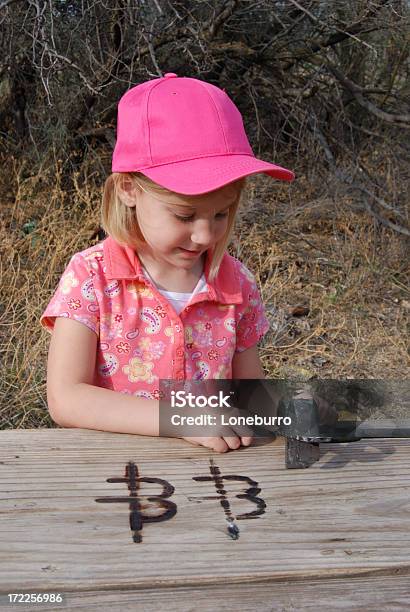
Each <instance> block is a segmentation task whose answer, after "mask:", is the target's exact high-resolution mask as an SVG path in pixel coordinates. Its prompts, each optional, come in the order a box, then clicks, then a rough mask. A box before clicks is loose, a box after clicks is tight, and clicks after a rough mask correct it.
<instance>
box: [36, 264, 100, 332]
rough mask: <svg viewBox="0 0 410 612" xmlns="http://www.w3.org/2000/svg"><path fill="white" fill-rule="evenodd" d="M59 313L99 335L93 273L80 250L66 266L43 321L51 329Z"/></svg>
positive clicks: (43, 324) (44, 325) (42, 317)
mask: <svg viewBox="0 0 410 612" xmlns="http://www.w3.org/2000/svg"><path fill="white" fill-rule="evenodd" d="M56 317H66V318H68V319H74V320H75V321H79V322H80V323H83V324H84V325H86V326H87V327H89V328H90V329H91V330H92V331H93V332H95V333H96V334H97V336H98V335H99V327H100V324H99V319H100V317H99V305H98V302H97V299H96V295H95V291H94V285H93V278H92V273H91V271H90V269H89V267H88V265H87V261H86V260H85V259H84V257H83V256H82V255H81V254H79V253H77V254H76V255H74V256H73V257H72V258H71V260H70V262H69V264H68V266H67V268H66V269H65V270H64V272H63V275H62V277H61V279H60V282H59V285H58V287H57V290H56V292H55V293H54V295H53V297H52V298H51V300H50V302H49V304H48V306H47V308H46V309H45V311H44V312H43V314H42V315H41V317H40V324H41V326H42V327H44V328H45V329H47V331H49V332H50V333H51V332H52V331H53V328H54V324H55V319H56Z"/></svg>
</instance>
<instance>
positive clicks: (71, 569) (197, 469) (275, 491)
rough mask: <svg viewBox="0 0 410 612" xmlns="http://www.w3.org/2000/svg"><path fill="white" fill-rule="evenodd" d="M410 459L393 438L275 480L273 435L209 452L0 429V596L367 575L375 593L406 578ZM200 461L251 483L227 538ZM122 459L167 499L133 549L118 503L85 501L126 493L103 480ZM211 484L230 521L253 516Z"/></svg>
mask: <svg viewBox="0 0 410 612" xmlns="http://www.w3.org/2000/svg"><path fill="white" fill-rule="evenodd" d="M409 448H410V442H409V440H406V439H394V440H393V439H392V440H389V439H381V440H364V441H361V442H354V443H351V444H328V445H323V446H321V458H320V460H319V461H318V462H317V463H315V464H314V465H312V466H311V467H310V468H309V469H307V470H286V469H285V464H284V459H285V457H284V441H283V440H282V439H281V438H279V439H277V440H274V441H272V442H270V443H269V444H259V445H257V446H254V447H250V448H243V449H241V450H240V451H234V452H231V453H227V454H222V455H219V454H216V453H212V452H210V451H208V450H207V449H205V448H201V447H193V446H191V445H188V444H187V443H186V442H184V441H182V440H172V439H165V438H156V439H152V438H147V437H142V436H130V435H121V434H109V433H105V432H96V431H86V430H78V429H77V430H76V429H74V430H60V429H52V430H51V429H41V430H12V431H2V432H0V541H1V552H0V591H1V592H3V593H5V592H19V591H21V590H24V591H25V592H27V591H33V590H47V589H48V590H50V591H56V590H61V591H64V592H66V591H76V590H78V591H81V590H84V589H93V590H94V589H95V590H96V591H98V589H99V587H101V588H103V589H105V590H108V591H111V590H115V591H117V590H118V591H121V590H122V589H126V588H135V587H138V588H142V589H155V588H159V587H171V588H175V587H188V586H192V587H194V586H195V587H196V588H197V587H206V586H207V585H213V587H212V588H216V587H217V585H218V584H219V585H223V584H225V583H226V582H229V584H230V585H235V586H233V588H234V590H235V591H236V589H237V586H238V585H241V584H242V585H243V584H244V583H247V582H258V581H259V582H260V581H261V580H269V581H275V582H284V581H288V580H295V579H302V580H305V581H309V580H312V579H321V580H324V581H328V580H329V579H332V578H340V577H344V578H345V582H346V583H348V582H349V581H350V580H351V579H352V578H353V577H359V576H361V575H362V576H372V575H374V576H379V580H380V582H379V584H380V585H382V584H383V580H384V579H385V578H386V577H387V576H395V572H401V573H402V574H403V575H407V574H410V546H409V541H410V529H409V527H410V512H409V510H410V495H409V489H410V469H409V468H410V453H409ZM211 459H212V460H213V461H214V468H213V469H214V470H215V466H217V467H218V468H219V471H220V474H221V477H222V476H224V477H226V476H227V475H233V476H238V475H239V476H246V477H248V478H250V479H252V480H253V481H257V483H258V485H257V486H258V487H260V488H261V491H260V492H259V493H255V495H256V496H257V497H259V498H262V499H263V501H264V502H265V503H266V508H265V512H264V513H263V514H261V515H260V516H259V517H258V518H254V519H243V520H237V521H236V524H237V525H238V527H239V529H240V535H239V539H237V540H233V539H231V538H230V537H229V535H228V532H227V525H228V524H227V522H226V518H225V514H224V509H223V508H222V506H221V503H220V501H221V497H222V495H223V494H221V493H217V489H216V486H215V482H214V480H212V479H211V478H212V476H211V469H212V466H211V464H210V460H211ZM129 462H133V463H134V464H135V465H136V466H137V468H138V471H139V475H140V476H141V477H149V478H157V479H163V480H165V481H167V482H168V483H170V485H172V486H173V487H174V488H175V491H174V493H173V494H172V495H171V496H170V497H168V498H167V499H168V500H169V501H170V502H173V503H175V504H176V505H177V513H176V515H175V516H173V518H171V519H170V520H168V521H165V522H159V523H147V524H144V525H143V528H142V530H141V531H140V534H141V536H142V542H141V543H135V542H134V541H133V537H132V536H133V534H132V532H131V529H130V524H129V516H130V510H129V504H128V501H129V500H128V499H127V501H126V502H120V501H118V502H114V503H109V502H97V501H95V500H96V499H98V498H104V497H115V496H117V497H122V498H127V497H128V496H129V493H130V491H129V490H128V486H127V483H126V482H107V479H110V478H114V479H116V478H117V479H118V478H121V477H124V475H125V469H126V466H127V463H129ZM194 477H207V478H208V479H209V480H205V481H204V480H202V481H201V480H193V478H194ZM218 486H219V489H218V490H221V488H220V487H221V484H219V485H218ZM222 486H223V490H225V491H226V495H225V497H226V500H227V501H228V503H229V506H230V512H231V515H232V517H233V518H235V517H236V518H237V517H238V515H240V514H246V513H249V512H252V511H255V509H257V505H256V503H254V502H252V501H250V500H249V499H240V498H237V497H236V495H241V494H243V493H244V488H246V487H250V486H251V485H250V483H244V482H240V481H235V480H230V479H227V478H224V479H223V481H222ZM162 489H163V487H162V485H160V484H159V483H146V482H142V483H140V489H139V494H140V496H148V497H149V496H152V495H154V496H157V495H158V494H159V493H160V492H161V491H162ZM207 497H211V498H212V499H206V498H207ZM140 499H141V501H142V505H143V508H142V510H143V513H146V514H150V515H151V516H152V515H153V514H154V515H155V514H157V515H158V512H159V511H158V507H156V509H154V511H153V509H152V505H151V509H149V508H148V506H149V502H148V501H147V499H146V497H140ZM259 505H260V506H261V504H259ZM409 580H410V579H409ZM249 588H251V587H249ZM292 588H293V587H292ZM178 592H180V593H181V591H178ZM80 605H81V604H80ZM87 605H88V604H87ZM36 609H37V608H36ZM123 609H126V608H123ZM134 609H135V606H134Z"/></svg>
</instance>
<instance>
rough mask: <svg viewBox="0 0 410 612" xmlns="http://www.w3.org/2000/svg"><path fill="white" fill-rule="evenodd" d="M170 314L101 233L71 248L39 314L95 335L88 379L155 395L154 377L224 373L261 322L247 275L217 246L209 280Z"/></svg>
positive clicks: (131, 259) (130, 257) (263, 328)
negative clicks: (217, 261) (217, 262)
mask: <svg viewBox="0 0 410 612" xmlns="http://www.w3.org/2000/svg"><path fill="white" fill-rule="evenodd" d="M209 267H210V259H209V254H207V259H206V262H205V266H204V274H205V278H206V281H207V283H206V291H202V292H200V293H197V294H196V295H193V296H192V297H191V299H190V301H189V302H188V304H187V305H186V306H185V308H184V309H183V310H182V311H181V313H180V314H179V315H177V314H176V312H175V310H174V308H173V307H172V305H171V304H170V303H169V302H168V301H167V299H166V298H165V297H164V296H163V295H161V293H160V292H159V291H158V289H157V288H156V287H155V285H154V284H153V283H152V282H151V281H150V280H149V279H148V278H147V277H146V276H145V275H144V273H143V269H142V266H141V262H140V260H139V258H138V255H137V253H136V252H135V250H134V249H132V248H130V247H124V246H121V245H120V244H119V243H117V242H116V241H115V240H113V238H111V237H108V238H106V239H105V240H103V241H102V242H100V243H99V244H97V245H95V246H92V247H90V248H88V249H86V250H84V251H81V252H80V253H76V254H75V255H74V256H73V257H72V258H71V260H70V262H69V264H68V266H67V268H66V270H65V271H64V273H63V275H62V277H61V280H60V283H59V286H58V288H57V290H56V292H55V294H54V296H53V297H52V299H51V301H50V303H49V304H48V306H47V308H46V310H45V312H44V313H43V314H42V316H41V319H40V323H41V325H42V326H43V327H44V328H46V329H48V330H49V331H50V332H52V329H53V327H54V322H55V317H68V318H71V319H74V320H75V321H79V322H80V323H83V324H84V325H87V327H89V328H90V329H91V330H92V331H93V332H95V333H96V334H97V336H98V344H97V362H96V372H95V384H96V385H97V386H100V387H106V388H108V389H113V390H114V391H119V392H121V393H128V394H132V395H135V396H138V397H146V398H148V399H154V398H155V399H159V396H160V394H159V381H160V379H173V380H179V381H181V380H189V379H193V380H203V379H217V378H226V379H230V378H232V358H233V356H234V353H235V351H238V352H241V351H244V350H246V349H247V348H249V347H251V346H253V345H254V344H256V343H258V342H259V340H260V339H261V338H262V336H264V334H266V332H267V331H268V329H269V323H268V320H267V318H266V315H265V311H264V307H263V304H262V302H261V298H260V294H259V290H258V287H257V284H256V281H255V277H254V276H253V274H252V273H251V272H250V271H249V270H248V269H247V268H246V266H245V265H244V264H243V263H241V262H240V261H239V260H237V259H236V258H235V257H232V256H231V255H229V254H228V253H225V255H224V257H223V260H222V262H221V266H220V268H219V273H218V276H217V278H216V279H215V281H213V282H209V280H208V273H209Z"/></svg>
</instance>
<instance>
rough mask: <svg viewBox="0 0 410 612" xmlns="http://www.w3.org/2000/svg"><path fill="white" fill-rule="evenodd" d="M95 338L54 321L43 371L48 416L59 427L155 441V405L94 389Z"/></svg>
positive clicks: (76, 326) (64, 321) (67, 322)
mask: <svg viewBox="0 0 410 612" xmlns="http://www.w3.org/2000/svg"><path fill="white" fill-rule="evenodd" d="M96 352H97V336H96V334H95V333H94V332H93V331H92V330H91V329H89V328H88V327H87V326H86V325H83V324H82V323H79V322H78V321H73V320H72V319H67V318H63V317H57V318H56V320H55V326H54V330H53V335H52V338H51V342H50V349H49V354H48V367H47V401H48V407H49V412H50V416H51V418H52V419H53V421H55V422H56V423H57V424H58V425H60V426H61V427H81V428H85V429H98V430H100V431H111V432H117V433H130V434H141V435H146V436H158V435H159V431H158V423H159V418H158V417H159V401H158V400H147V399H145V398H138V397H134V396H131V395H124V394H123V393H119V392H117V391H111V390H110V389H103V388H102V387H97V386H95V385H94V384H93V383H94V372H95V365H96Z"/></svg>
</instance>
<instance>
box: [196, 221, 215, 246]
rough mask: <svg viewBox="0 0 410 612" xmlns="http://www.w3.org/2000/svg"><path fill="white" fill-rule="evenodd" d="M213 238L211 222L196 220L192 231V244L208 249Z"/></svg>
mask: <svg viewBox="0 0 410 612" xmlns="http://www.w3.org/2000/svg"><path fill="white" fill-rule="evenodd" d="M213 238H214V229H213V222H212V221H208V220H206V219H198V220H197V222H196V223H195V225H194V229H193V230H192V234H191V240H192V242H193V243H194V244H200V245H201V246H204V247H208V246H210V245H211V244H212V242H213Z"/></svg>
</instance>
